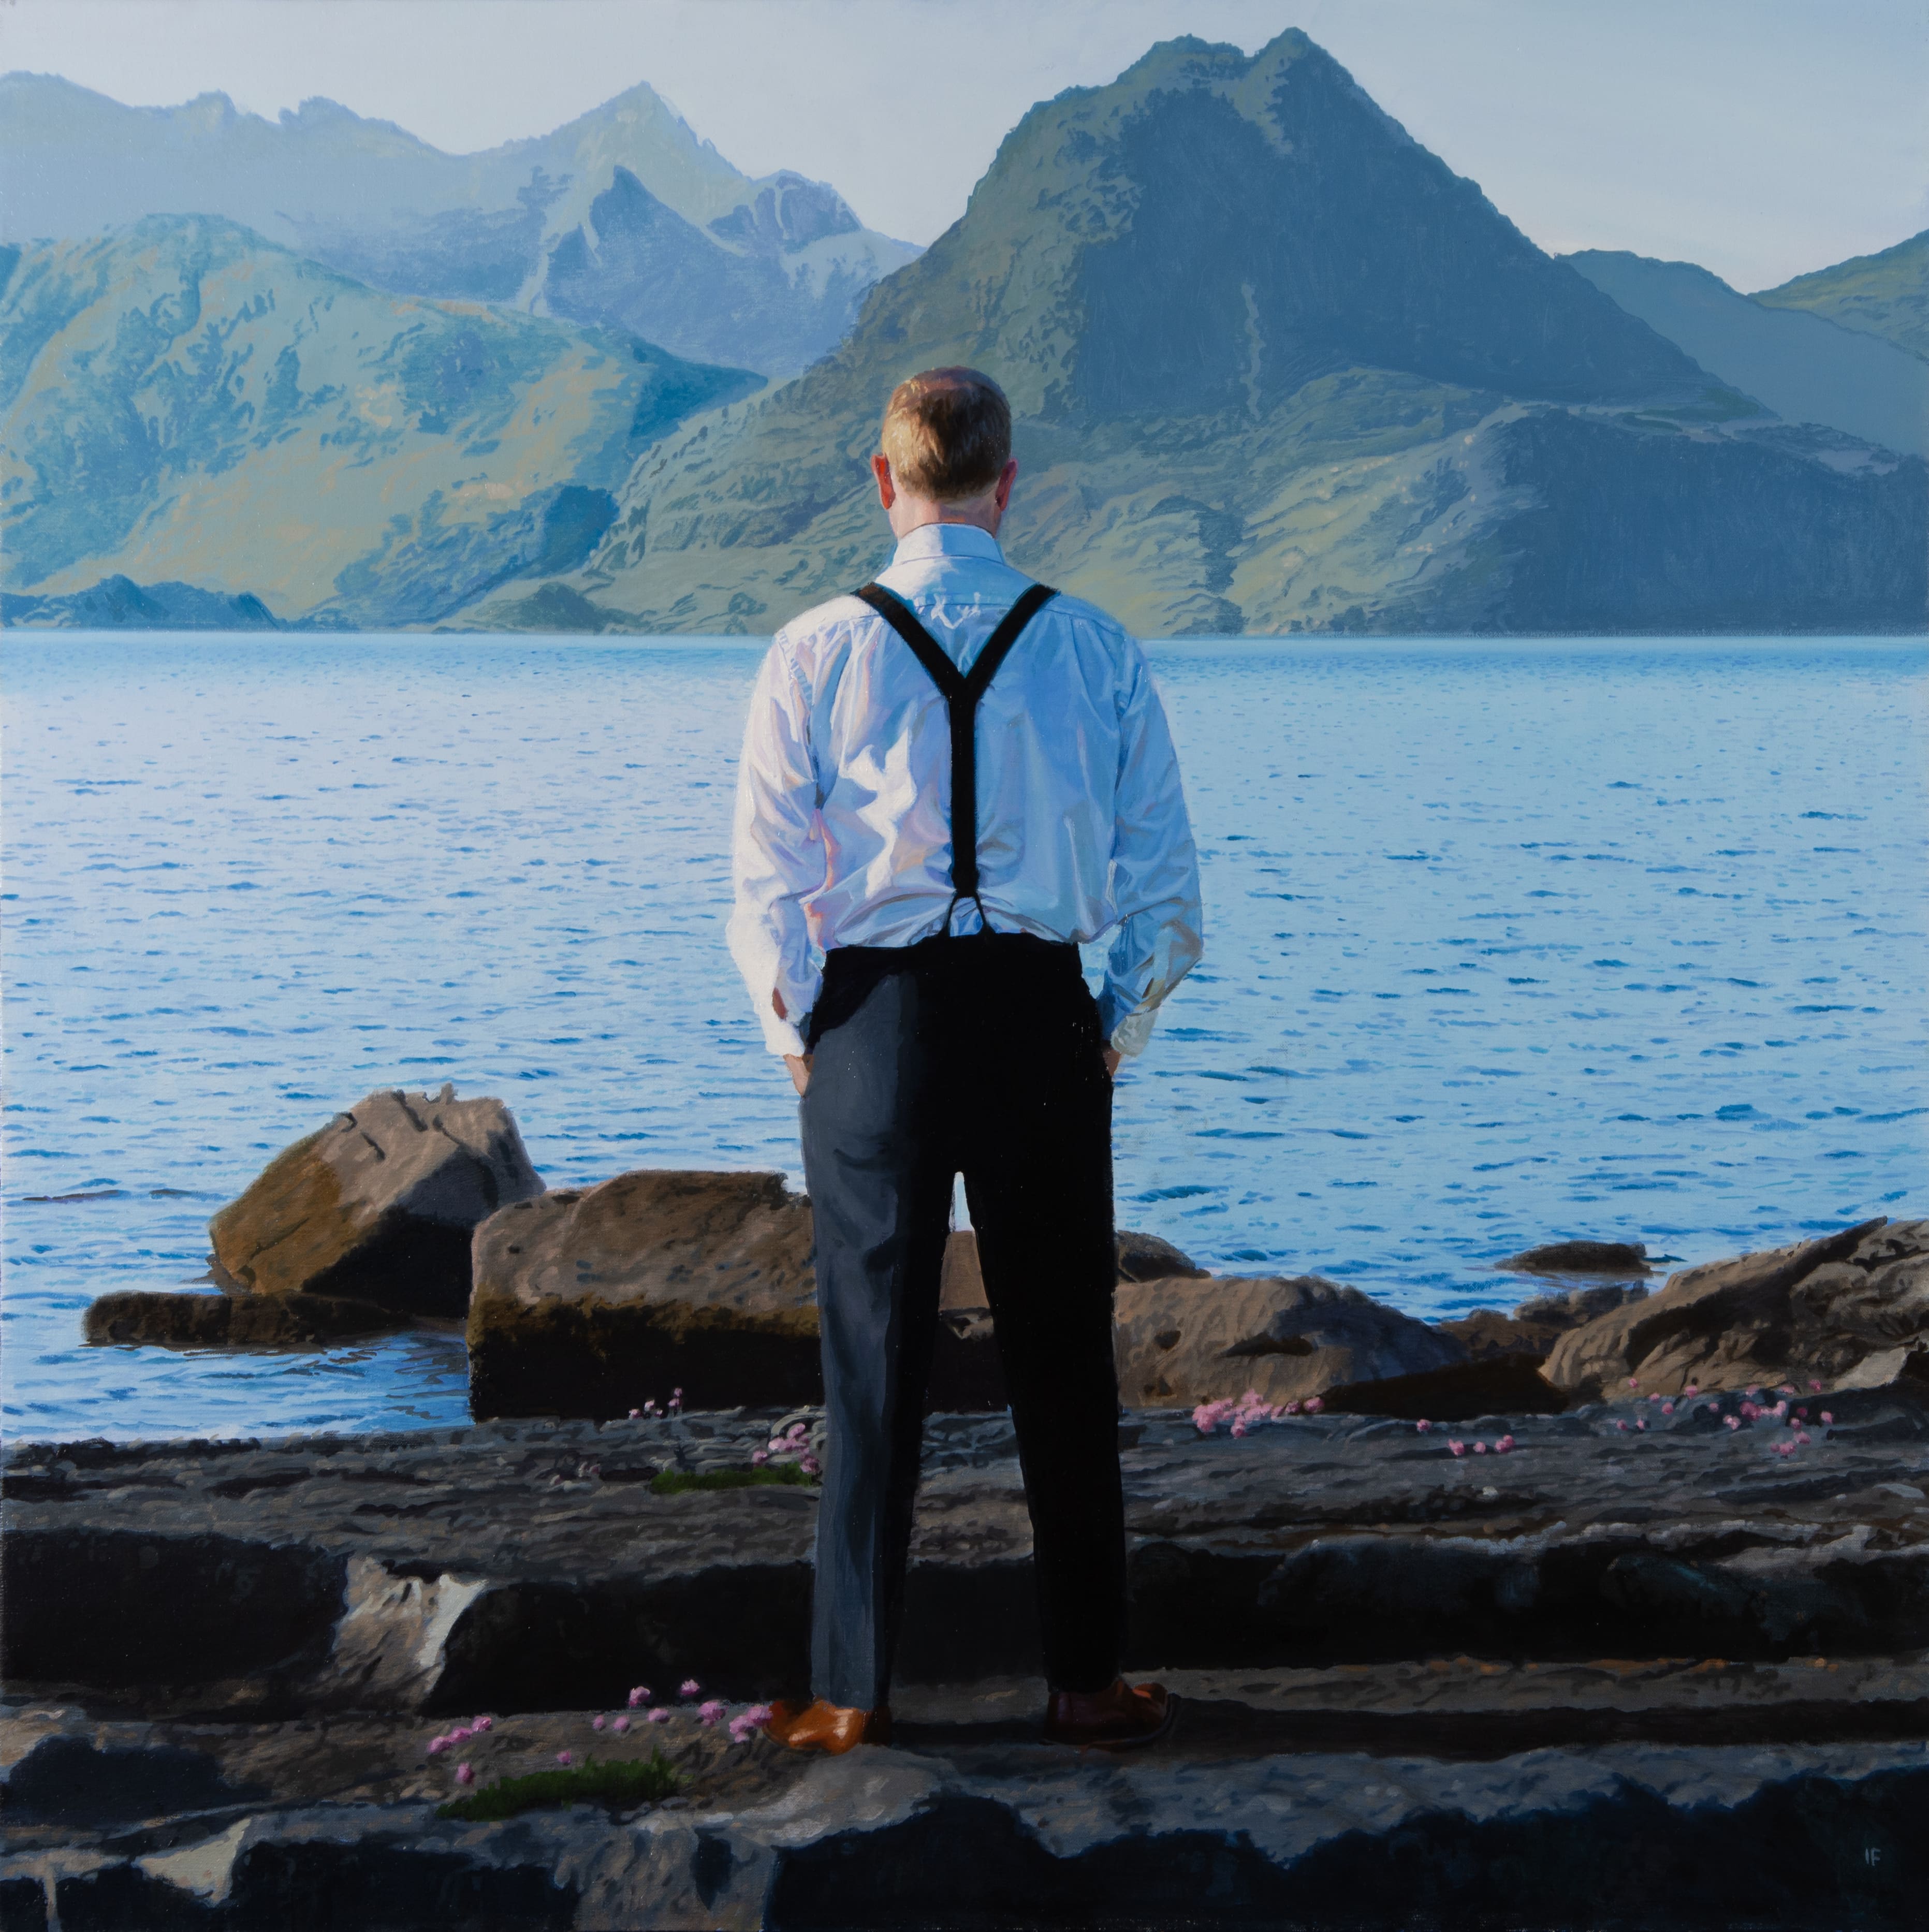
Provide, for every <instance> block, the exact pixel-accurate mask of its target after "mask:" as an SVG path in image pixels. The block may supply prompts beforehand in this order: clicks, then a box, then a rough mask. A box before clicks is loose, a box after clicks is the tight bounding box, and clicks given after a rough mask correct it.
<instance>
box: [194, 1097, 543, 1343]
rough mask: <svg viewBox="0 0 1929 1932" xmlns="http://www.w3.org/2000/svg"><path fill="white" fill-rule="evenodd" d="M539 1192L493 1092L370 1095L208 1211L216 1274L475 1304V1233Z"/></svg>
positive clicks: (390, 1305)
mask: <svg viewBox="0 0 1929 1932" xmlns="http://www.w3.org/2000/svg"><path fill="white" fill-rule="evenodd" d="M541 1192H542V1182H541V1178H539V1177H538V1175H537V1173H536V1172H535V1169H534V1168H532V1166H530V1165H529V1156H528V1154H526V1153H525V1152H524V1151H523V1143H522V1136H520V1134H519V1133H517V1131H516V1124H515V1120H514V1116H513V1115H511V1113H510V1112H509V1110H508V1108H507V1107H505V1106H503V1104H502V1102H501V1101H499V1100H457V1099H456V1098H455V1088H453V1087H448V1086H445V1087H444V1088H443V1090H442V1092H441V1094H440V1095H439V1096H437V1097H436V1098H434V1099H431V1098H430V1097H429V1096H428V1095H427V1094H404V1093H402V1092H401V1091H391V1092H388V1093H379V1094H370V1095H369V1097H368V1099H367V1100H364V1101H362V1102H361V1103H359V1105H358V1106H356V1107H355V1108H354V1109H353V1111H352V1112H348V1113H346V1114H338V1115H336V1116H335V1119H334V1120H333V1121H331V1122H330V1123H329V1125H328V1126H326V1127H324V1128H323V1129H322V1130H321V1131H320V1133H313V1134H310V1135H309V1136H308V1137H307V1138H306V1139H303V1140H299V1141H297V1142H296V1143H295V1144H294V1145H293V1147H290V1148H284V1149H283V1150H282V1151H281V1153H280V1154H277V1155H276V1156H275V1159H274V1160H272V1161H271V1162H270V1163H269V1164H268V1166H267V1167H266V1168H265V1169H263V1172H262V1173H261V1174H260V1176H259V1177H258V1178H257V1180H256V1181H254V1184H252V1185H251V1187H249V1188H248V1191H247V1193H245V1194H243V1195H242V1196H241V1198H240V1199H239V1200H236V1201H231V1202H229V1204H228V1205H227V1206H226V1207H225V1208H223V1209H222V1210H221V1211H220V1213H219V1214H217V1215H215V1217H214V1219H213V1220H212V1221H211V1222H210V1223H208V1232H209V1234H210V1235H211V1236H212V1238H213V1240H214V1270H215V1279H216V1280H218V1281H220V1283H221V1285H222V1286H223V1287H225V1288H227V1289H230V1290H232V1291H233V1292H235V1293H237V1294H242V1295H320V1296H322V1297H324V1298H335V1297H345V1298H349V1299H352V1300H354V1301H363V1302H368V1303H372V1304H374V1305H375V1306H376V1307H380V1308H385V1309H389V1310H393V1311H395V1313H398V1314H401V1315H404V1316H414V1315H445V1316H459V1315H460V1314H461V1313H462V1312H463V1310H464V1309H465V1308H466V1307H467V1306H468V1302H469V1235H470V1234H471V1233H472V1231H473V1230H474V1229H475V1226H476V1224H477V1223H478V1222H480V1221H481V1220H483V1219H484V1217H486V1216H487V1215H489V1214H493V1213H494V1212H495V1211H496V1209H497V1208H502V1207H504V1206H506V1205H508V1204H509V1203H510V1202H518V1201H523V1200H526V1199H529V1197H531V1196H535V1195H538V1194H540V1193H541Z"/></svg>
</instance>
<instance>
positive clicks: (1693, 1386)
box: [1682, 1382, 1701, 1395]
mask: <svg viewBox="0 0 1929 1932" xmlns="http://www.w3.org/2000/svg"><path fill="white" fill-rule="evenodd" d="M1700 1393H1701V1385H1700V1383H1698V1382H1690V1383H1689V1384H1688V1387H1687V1388H1685V1389H1683V1390H1682V1394H1683V1395H1699V1394H1700Z"/></svg>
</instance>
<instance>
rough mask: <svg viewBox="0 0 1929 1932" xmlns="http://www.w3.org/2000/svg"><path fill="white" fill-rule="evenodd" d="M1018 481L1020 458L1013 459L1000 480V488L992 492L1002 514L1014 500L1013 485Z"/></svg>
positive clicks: (1006, 466)
mask: <svg viewBox="0 0 1929 1932" xmlns="http://www.w3.org/2000/svg"><path fill="white" fill-rule="evenodd" d="M1016 481H1018V458H1016V457H1013V458H1012V459H1011V460H1010V462H1009V463H1007V464H1006V465H1005V470H1004V475H1002V476H1001V477H1000V478H998V487H996V488H995V490H993V491H992V501H993V502H995V503H996V504H997V505H998V508H999V510H1000V511H1001V513H1002V511H1004V508H1005V506H1006V505H1007V504H1008V503H1009V502H1010V501H1011V499H1012V485H1013V484H1014V483H1016Z"/></svg>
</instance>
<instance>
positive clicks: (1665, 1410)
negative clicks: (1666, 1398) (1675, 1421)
mask: <svg viewBox="0 0 1929 1932" xmlns="http://www.w3.org/2000/svg"><path fill="white" fill-rule="evenodd" d="M1674 1412H1675V1406H1674V1404H1673V1403H1671V1402H1664V1403H1662V1405H1661V1413H1662V1414H1663V1415H1673V1414H1674Z"/></svg>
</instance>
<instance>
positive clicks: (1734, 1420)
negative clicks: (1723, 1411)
mask: <svg viewBox="0 0 1929 1932" xmlns="http://www.w3.org/2000/svg"><path fill="white" fill-rule="evenodd" d="M1721 1419H1722V1421H1724V1422H1725V1423H1727V1425H1728V1427H1730V1429H1739V1428H1740V1427H1742V1418H1740V1417H1739V1415H1724V1417H1723V1418H1721Z"/></svg>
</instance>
